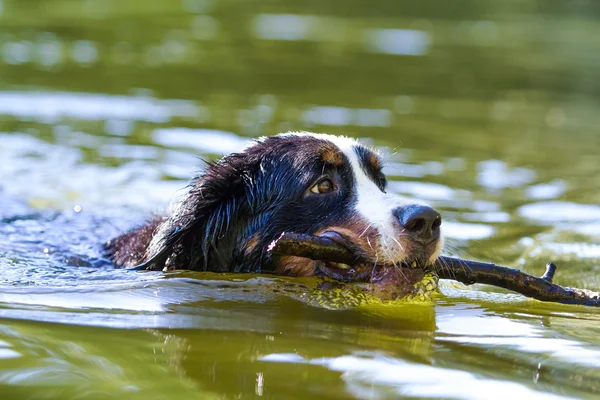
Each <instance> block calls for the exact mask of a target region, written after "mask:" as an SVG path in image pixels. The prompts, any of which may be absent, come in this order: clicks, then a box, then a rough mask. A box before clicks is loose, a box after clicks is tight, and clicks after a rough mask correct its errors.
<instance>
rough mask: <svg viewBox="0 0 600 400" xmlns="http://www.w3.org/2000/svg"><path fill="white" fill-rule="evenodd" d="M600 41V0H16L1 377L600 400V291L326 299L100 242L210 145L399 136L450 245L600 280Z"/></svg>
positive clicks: (129, 393)
mask: <svg viewBox="0 0 600 400" xmlns="http://www.w3.org/2000/svg"><path fill="white" fill-rule="evenodd" d="M599 49H600V4H598V3H597V2H596V1H593V0H588V1H585V0H578V1H570V2H559V1H542V0H519V1H517V0H504V1H496V2H482V1H474V0H457V1H442V0H438V1H435V0H428V1H421V2H411V1H404V0H402V1H400V0H381V1H377V2H368V1H365V0H363V1H342V0H332V1H299V0H290V1H285V2H284V1H263V2H253V1H242V0H237V1H234V0H181V1H179V0H178V1H155V0H147V1H145V2H141V1H128V0H124V1H123V0H122V1H114V0H102V1H100V0H96V1H94V0H86V1H75V0H44V1H42V0H0V132H2V133H0V397H1V398H3V399H71V398H74V399H81V398H98V399H100V398H101V399H106V398H123V399H125V398H127V399H137V398H140V399H179V398H181V399H191V398H199V399H210V398H219V399H222V398H259V397H265V398H273V399H296V398H319V399H321V398H323V399H325V398H373V399H382V398H398V397H409V398H459V399H480V398H494V397H496V396H500V395H501V396H502V397H504V398H515V399H517V398H527V399H532V398H542V399H546V398H600V339H599V337H600V328H599V327H600V310H597V309H593V308H585V307H579V306H567V305H559V304H549V303H541V302H536V301H533V300H529V299H526V298H524V297H521V296H519V295H516V294H512V293H508V292H505V291H502V290H498V289H494V288H490V287H483V286H479V287H465V286H462V285H458V284H456V283H452V282H443V283H442V288H441V291H442V294H441V295H440V296H438V297H437V298H436V299H435V300H434V301H432V302H431V303H427V304H405V305H393V306H392V305H373V306H369V307H363V308H356V309H349V310H338V311H332V310H326V309H322V308H318V307H314V306H312V305H310V304H307V303H306V302H305V301H303V300H302V298H303V297H302V294H301V293H298V291H297V290H296V289H297V286H289V284H290V283H298V281H295V280H294V279H277V278H273V277H267V276H262V277H261V276H248V275H231V276H226V275H215V274H194V273H187V272H176V273H171V274H167V275H164V274H161V273H135V272H129V271H115V270H111V269H107V268H106V267H105V266H104V267H103V261H102V259H101V258H100V256H99V247H98V245H99V243H101V242H102V241H103V240H106V239H108V238H110V237H112V236H114V235H115V234H117V233H119V232H122V231H124V230H126V229H128V228H130V227H132V226H135V224H138V223H140V222H142V221H144V218H146V217H147V216H148V215H150V214H151V213H153V212H160V210H162V209H164V208H165V207H166V205H167V204H168V203H169V201H170V200H171V199H173V198H174V197H175V196H176V195H177V194H178V193H181V192H180V191H179V192H178V190H179V189H180V188H182V187H184V186H185V183H186V181H187V180H188V179H189V178H190V176H191V174H192V173H193V171H195V170H197V169H198V168H200V162H199V161H198V157H207V158H214V157H217V156H219V155H221V154H225V153H228V152H230V151H234V150H236V149H238V148H239V147H241V146H243V145H244V144H245V143H246V141H247V140H248V139H249V138H252V137H257V136H260V135H265V134H273V133H277V132H281V131H288V130H314V131H320V132H329V133H335V134H347V135H351V136H355V137H360V138H363V140H365V141H366V142H369V143H371V144H373V145H374V146H377V147H381V148H382V149H384V152H385V153H386V155H387V160H388V163H387V165H386V169H385V172H386V173H387V174H388V176H389V178H390V190H391V191H392V192H396V193H399V194H402V195H406V196H411V197H416V198H420V199H424V200H426V201H428V202H429V203H431V204H432V205H434V206H435V207H436V208H437V209H439V210H440V211H441V212H442V214H443V218H444V223H443V226H442V229H443V231H444V232H445V235H446V237H447V243H448V245H447V246H446V253H447V254H452V255H458V256H462V257H469V258H476V259H482V260H491V261H494V262H496V263H499V264H504V265H508V266H515V267H521V268H523V269H524V270H526V271H527V272H530V273H536V274H539V273H541V272H542V271H543V266H544V264H545V263H546V262H547V261H554V262H556V263H557V264H558V266H559V270H558V273H557V275H556V281H557V282H559V283H561V284H564V285H570V286H577V287H584V288H589V289H593V290H600V206H599V205H598V204H600V174H599V173H598V170H599V167H598V165H599V160H600V134H599V133H600V132H599V129H598V126H600V114H599V113H598V111H597V110H598V109H599V107H600V97H599V95H598V94H599V93H600V75H599V72H598V71H600V52H599V51H598V50H599ZM74 264H76V265H74ZM305 283H306V284H308V285H310V284H314V282H313V281H311V280H308V281H306V282H305ZM291 287H295V288H296V289H294V290H292V289H290V288H291Z"/></svg>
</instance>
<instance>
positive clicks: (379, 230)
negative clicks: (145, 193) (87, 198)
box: [105, 132, 443, 281]
mask: <svg viewBox="0 0 600 400" xmlns="http://www.w3.org/2000/svg"><path fill="white" fill-rule="evenodd" d="M440 225H441V217H440V214H439V213H438V212H437V211H435V210H434V209H433V208H431V207H429V206H427V205H426V204H423V203H420V202H416V201H414V200H408V199H406V198H403V197H400V196H397V195H393V194H390V193H387V192H386V177H385V175H384V174H383V172H382V161H381V159H380V155H379V154H378V153H377V152H376V151H374V150H372V149H370V148H368V147H366V146H364V145H362V144H360V143H359V142H357V141H356V140H354V139H350V138H347V137H340V136H333V135H326V134H315V133H308V132H293V133H285V134H280V135H276V136H270V137H265V138H261V139H258V140H256V141H255V142H253V143H252V144H251V145H250V146H248V147H246V148H245V149H243V150H242V151H240V152H239V153H233V154H230V155H228V156H225V157H223V158H222V159H220V160H219V161H217V162H213V163H208V165H207V168H206V170H205V171H204V172H203V173H202V174H200V175H199V176H197V177H196V178H194V179H193V180H192V182H191V183H190V185H189V188H188V190H187V193H186V195H185V196H184V197H183V198H182V200H181V201H180V202H179V203H177V204H176V206H174V207H173V210H172V211H171V213H170V215H168V216H165V217H157V218H154V219H153V220H151V221H149V222H148V223H147V224H145V225H143V226H141V227H139V228H137V229H134V230H132V231H130V232H128V233H125V234H123V235H121V236H119V237H117V238H115V239H112V240H110V241H109V242H107V243H106V244H105V249H106V251H107V252H108V255H109V256H110V258H111V260H112V262H113V263H114V264H115V265H116V266H118V267H126V268H129V267H134V266H138V265H140V264H144V265H150V264H152V265H153V267H154V269H156V267H158V268H160V269H164V270H171V269H190V270H199V271H215V272H254V273H274V274H284V275H290V276H314V275H326V276H329V277H333V278H335V279H339V280H344V281H371V280H373V279H381V278H382V277H385V276H386V275H388V274H389V273H391V272H393V273H396V274H397V273H400V274H401V275H402V276H404V277H409V276H412V275H414V271H415V270H422V268H423V267H425V266H427V265H429V264H431V263H433V262H434V261H435V260H436V259H437V257H438V256H439V255H440V252H441V250H442V246H443V238H442V235H441V230H440ZM282 232H296V233H307V234H312V235H316V236H321V235H322V236H326V237H328V238H330V239H332V240H334V241H335V242H337V243H339V244H341V245H343V246H346V247H348V248H349V249H351V250H353V251H360V252H361V253H363V254H366V255H367V257H368V258H369V259H370V260H371V261H372V263H368V265H363V266H361V267H355V266H349V265H345V264H339V263H333V262H325V261H313V260H309V259H306V258H301V257H294V256H285V257H274V256H271V255H270V254H269V253H268V252H267V251H266V249H267V247H268V245H269V243H271V242H272V241H273V240H274V239H276V238H277V237H279V235H280V234H281V233H282ZM418 276H419V274H417V276H415V278H414V279H417V278H418ZM414 279H409V280H414Z"/></svg>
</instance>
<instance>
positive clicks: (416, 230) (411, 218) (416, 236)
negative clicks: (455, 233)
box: [394, 205, 442, 243]
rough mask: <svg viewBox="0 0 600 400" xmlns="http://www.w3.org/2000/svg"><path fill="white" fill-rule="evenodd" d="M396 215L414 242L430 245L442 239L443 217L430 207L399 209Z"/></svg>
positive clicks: (414, 206)
mask: <svg viewBox="0 0 600 400" xmlns="http://www.w3.org/2000/svg"><path fill="white" fill-rule="evenodd" d="M394 215H396V217H397V218H398V221H400V225H402V227H404V229H405V230H406V232H407V233H408V234H409V235H410V236H411V238H412V239H413V240H416V241H418V242H421V243H429V242H431V241H433V240H435V239H438V238H439V237H440V225H441V224H442V216H441V215H440V213H439V212H437V211H435V210H434V209H433V208H431V207H429V206H422V205H410V206H407V207H402V208H398V209H396V210H395V211H394Z"/></svg>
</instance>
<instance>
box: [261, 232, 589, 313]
mask: <svg viewBox="0 0 600 400" xmlns="http://www.w3.org/2000/svg"><path fill="white" fill-rule="evenodd" d="M267 251H269V252H270V253H272V254H279V255H288V256H298V257H306V258H310V259H312V260H325V261H332V262H339V263H344V264H350V265H353V264H354V265H356V264H362V263H367V262H369V260H368V259H366V258H365V257H364V256H362V255H357V254H353V253H352V252H351V251H350V250H348V249H347V248H345V247H343V246H341V245H339V244H337V243H335V242H334V241H332V240H331V239H328V238H323V237H317V236H311V235H304V234H296V233H291V232H286V233H283V234H282V235H281V236H280V237H279V238H278V239H277V240H275V241H273V242H272V243H271V244H270V245H269V247H268V249H267ZM556 268H557V267H556V265H554V264H552V263H548V264H547V265H546V272H545V273H544V275H543V276H542V277H537V276H533V275H529V274H526V273H524V272H523V271H520V270H518V269H514V268H507V267H503V266H501V265H496V264H492V263H484V262H478V261H471V260H463V259H460V258H455V257H446V256H441V257H439V258H438V260H437V261H436V262H435V263H434V264H433V265H432V266H430V267H428V269H430V270H431V271H433V272H435V273H436V274H437V275H438V276H439V277H440V278H442V279H452V280H455V281H459V282H462V283H464V284H466V285H472V284H474V283H484V284H488V285H493V286H498V287H502V288H505V289H509V290H512V291H514V292H517V293H520V294H522V295H524V296H527V297H531V298H534V299H537V300H542V301H552V302H557V303H564V304H580V305H585V306H594V307H598V306H600V293H598V292H593V291H591V290H586V289H577V288H568V287H563V286H560V285H557V284H555V283H552V279H553V277H554V273H555V272H556Z"/></svg>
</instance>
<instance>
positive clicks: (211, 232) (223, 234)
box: [140, 153, 260, 271]
mask: <svg viewBox="0 0 600 400" xmlns="http://www.w3.org/2000/svg"><path fill="white" fill-rule="evenodd" d="M259 164H260V160H259V159H258V158H254V157H252V156H250V155H248V154H245V153H234V154H231V155H229V156H227V157H225V158H223V159H221V160H220V161H218V162H214V163H210V162H209V163H207V167H206V171H205V172H204V173H203V174H202V175H200V176H198V177H197V178H195V179H194V180H193V181H192V182H191V183H190V187H189V191H188V192H187V194H186V195H185V196H184V198H183V199H182V200H181V202H180V203H179V204H178V205H177V206H175V207H174V209H173V212H172V214H171V215H170V216H169V217H168V219H167V220H166V221H164V222H163V223H162V224H161V225H160V226H159V227H158V229H157V231H156V234H155V235H154V238H153V239H152V242H151V243H150V246H149V247H148V250H147V252H146V257H145V258H146V260H147V261H146V262H145V263H144V264H141V265H140V269H154V270H156V269H163V268H166V269H173V268H177V269H195V270H207V269H209V268H208V263H209V262H210V270H212V271H215V270H223V271H225V270H227V268H228V267H229V265H228V263H229V261H230V260H229V259H230V258H231V256H232V253H231V251H229V249H228V248H229V247H231V246H232V245H233V243H228V241H231V240H233V239H232V238H231V235H228V233H229V231H230V230H231V227H232V225H233V224H235V223H236V221H235V219H236V218H240V217H243V216H244V215H248V213H249V212H250V211H249V210H246V208H248V207H249V200H248V195H249V193H250V185H252V182H253V177H254V176H255V173H256V170H257V169H258V167H259Z"/></svg>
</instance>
